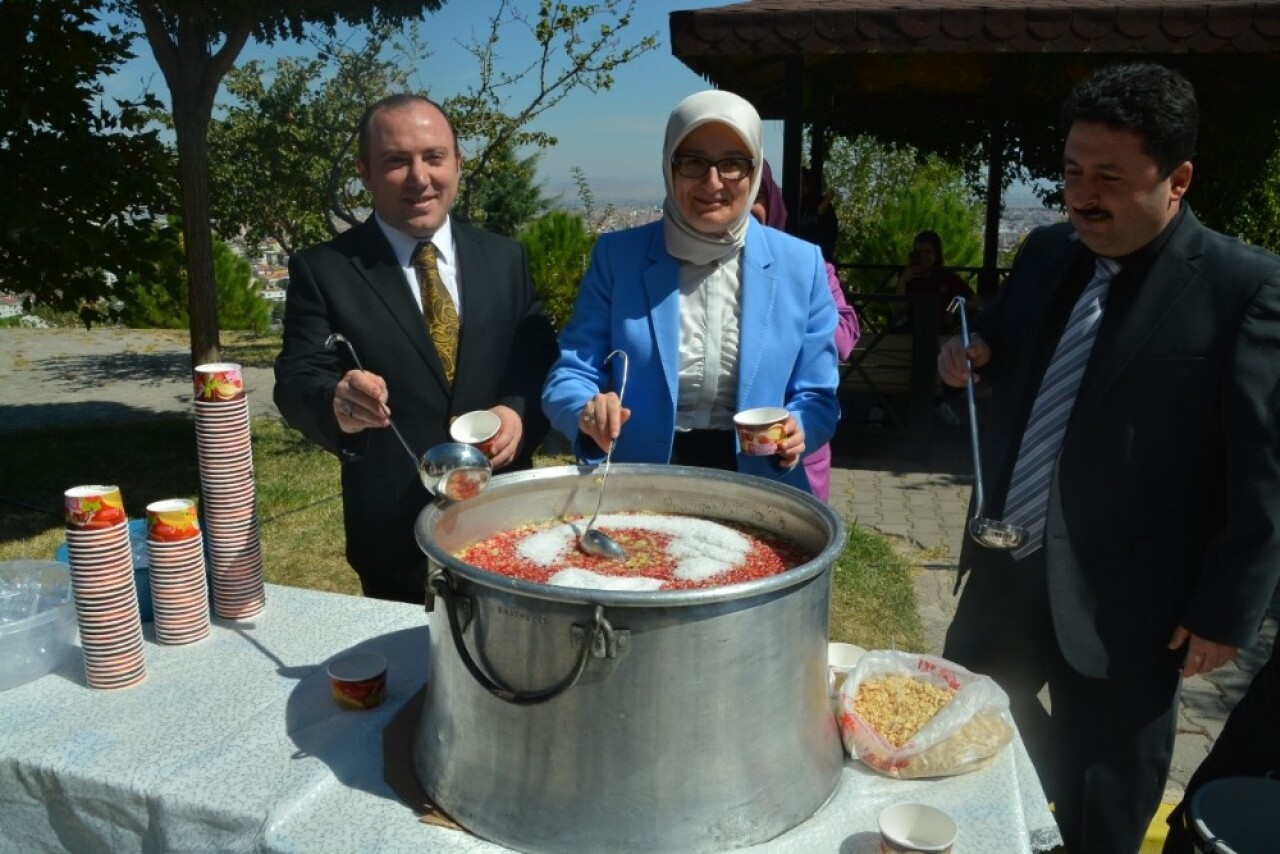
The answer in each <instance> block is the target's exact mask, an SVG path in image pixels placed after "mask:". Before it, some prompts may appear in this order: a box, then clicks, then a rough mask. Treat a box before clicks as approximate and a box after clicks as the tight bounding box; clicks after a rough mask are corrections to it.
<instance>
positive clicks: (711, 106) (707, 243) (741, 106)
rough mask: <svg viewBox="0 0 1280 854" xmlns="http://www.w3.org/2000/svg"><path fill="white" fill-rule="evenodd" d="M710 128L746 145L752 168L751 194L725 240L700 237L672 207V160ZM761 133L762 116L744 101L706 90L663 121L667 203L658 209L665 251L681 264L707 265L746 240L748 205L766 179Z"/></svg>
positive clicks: (728, 93) (727, 93) (679, 106)
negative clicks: (717, 126) (724, 128)
mask: <svg viewBox="0 0 1280 854" xmlns="http://www.w3.org/2000/svg"><path fill="white" fill-rule="evenodd" d="M708 122H720V123H721V124H724V125H728V126H729V127H730V128H732V129H733V131H734V132H735V133H737V134H738V136H740V137H742V141H743V142H744V143H746V145H747V149H748V151H749V152H750V154H751V158H752V159H753V160H755V163H756V168H755V169H754V170H753V171H752V172H751V189H750V191H749V193H748V195H747V204H745V205H743V206H742V212H741V213H740V214H739V215H738V218H737V219H736V220H734V221H733V222H732V223H731V224H730V225H729V228H728V229H727V230H726V231H725V232H724V233H723V234H704V233H703V232H700V231H698V230H697V229H695V228H694V227H693V226H692V225H690V224H689V221H688V220H686V219H685V218H684V217H683V216H682V215H681V214H680V211H679V209H678V208H677V207H676V204H675V201H674V199H675V192H674V187H673V182H674V174H673V172H672V169H671V156H672V155H673V154H675V153H676V149H677V148H679V147H680V143H682V142H684V138H685V137H687V136H688V135H689V134H690V133H692V132H693V131H694V130H696V129H697V128H699V127H701V126H702V125H705V124H707V123H708ZM763 163H764V130H763V128H762V127H761V124H760V114H759V113H757V112H756V108H755V107H753V106H751V104H750V102H748V101H747V100H746V99H745V98H741V97H739V96H738V95H735V94H733V93H732V92H724V91H721V90H718V89H709V90H707V91H705V92H695V93H694V94H692V95H690V96H689V97H688V98H685V99H684V100H683V101H681V102H680V103H679V104H676V108H675V109H674V110H672V111H671V117H670V118H668V119H667V138H666V142H664V143H663V146H662V179H663V181H664V183H665V184H666V187H667V198H666V200H665V201H663V203H662V223H663V237H664V238H665V239H666V244H667V251H668V252H670V253H671V254H672V255H673V256H674V257H676V258H679V259H680V260H682V261H690V262H692V263H694V264H710V263H711V262H713V261H718V260H719V259H721V258H724V257H725V256H726V255H729V254H730V253H732V252H737V251H738V250H739V249H741V248H742V244H743V243H744V242H745V241H746V239H747V220H749V219H751V201H752V200H754V199H755V197H756V193H758V192H759V191H760V179H761V175H763V174H764V169H763V166H762V164H763Z"/></svg>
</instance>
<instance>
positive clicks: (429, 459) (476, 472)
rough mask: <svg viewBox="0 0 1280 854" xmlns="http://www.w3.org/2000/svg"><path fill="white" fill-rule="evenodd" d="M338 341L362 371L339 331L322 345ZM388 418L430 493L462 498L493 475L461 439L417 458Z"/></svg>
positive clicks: (480, 455) (481, 457) (477, 490)
mask: <svg viewBox="0 0 1280 854" xmlns="http://www.w3.org/2000/svg"><path fill="white" fill-rule="evenodd" d="M339 344H342V345H344V346H345V347H346V348H347V352H348V353H350V354H351V361H353V362H355V365H356V367H357V368H358V369H360V370H362V371H363V370H364V365H363V364H361V362H360V357H359V356H357V355H356V348H355V347H354V346H352V344H351V342H350V341H348V340H347V338H346V336H345V335H343V334H342V333H341V332H334V333H333V334H332V335H330V336H329V337H328V338H326V339H325V342H324V347H325V349H326V350H334V349H337V346H338V345H339ZM388 422H389V423H390V424H391V432H393V433H395V434H396V438H397V439H399V440H400V445H401V447H403V448H404V450H405V453H407V454H408V455H409V459H411V460H413V468H414V471H416V472H417V473H418V479H419V480H420V481H422V485H423V486H424V487H426V489H427V491H428V492H430V493H431V494H432V495H441V496H444V497H445V498H447V499H449V500H450V501H465V500H466V499H468V498H474V497H475V496H477V495H479V494H480V493H481V492H483V491H484V488H485V487H486V486H488V485H489V478H490V477H492V476H493V466H492V465H491V464H490V463H489V459H488V457H486V456H485V455H484V454H483V453H482V452H481V451H480V450H479V449H477V448H474V447H472V446H471V445H467V444H463V443H462V442H445V443H444V444H441V445H435V446H434V447H432V448H429V449H428V450H427V452H426V453H425V454H423V455H422V457H421V458H419V457H418V455H417V454H415V453H414V451H413V448H411V447H409V443H408V441H406V440H405V438H404V434H403V433H401V432H400V428H398V427H396V423H395V422H394V421H391V420H390V419H388Z"/></svg>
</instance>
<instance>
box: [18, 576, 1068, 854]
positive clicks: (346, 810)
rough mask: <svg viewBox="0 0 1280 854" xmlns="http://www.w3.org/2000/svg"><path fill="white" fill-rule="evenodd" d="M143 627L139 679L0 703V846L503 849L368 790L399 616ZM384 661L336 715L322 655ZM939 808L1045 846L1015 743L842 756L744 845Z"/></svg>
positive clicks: (382, 790) (47, 687)
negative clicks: (374, 655) (962, 767)
mask: <svg viewBox="0 0 1280 854" xmlns="http://www.w3.org/2000/svg"><path fill="white" fill-rule="evenodd" d="M145 633H146V636H147V644H146V650H145V652H146V660H147V669H148V675H147V680H146V681H145V682H143V683H142V684H140V685H137V686H135V687H133V688H128V689H123V690H120V691H95V690H91V689H89V688H88V687H86V686H85V682H84V675H83V668H82V665H81V662H80V660H79V658H78V657H77V658H75V659H74V660H73V661H72V662H70V663H69V664H67V665H64V666H63V667H62V668H61V669H59V670H57V671H55V672H54V673H51V674H49V675H48V676H45V677H43V678H41V679H37V680H35V681H33V682H29V683H27V684H26V685H22V686H20V687H18V688H14V689H12V690H10V691H6V692H0V851H10V850H17V851H39V850H70V851H76V852H94V851H110V852H128V851H143V850H162V851H169V850H183V851H219V852H222V851H272V852H311V851H341V852H348V851H362V852H365V851H385V852H396V851H415V852H421V851H476V852H497V851H504V850H506V849H503V848H501V847H500V846H497V845H494V844H491V843H488V842H485V841H484V840H481V839H478V838H476V837H474V836H471V835H470V834H467V833H465V832H461V831H457V830H451V829H448V828H443V827H435V826H429V825H425V824H422V823H420V822H418V821H416V820H415V816H414V813H413V811H412V810H411V809H410V808H409V807H407V806H405V805H404V804H403V803H402V802H401V801H400V800H399V799H398V798H397V797H396V795H395V794H394V793H393V791H392V790H391V787H390V786H389V785H388V784H387V783H386V782H385V780H384V779H383V768H382V749H383V745H382V731H383V729H384V728H385V727H386V725H387V724H388V723H389V722H390V721H391V720H392V718H393V717H394V716H395V715H396V713H397V712H398V711H399V710H400V709H401V708H402V707H403V706H404V705H405V704H406V703H407V702H408V701H409V700H410V698H411V697H413V695H414V694H415V693H417V691H418V690H419V689H420V688H421V687H422V686H423V685H424V684H425V682H426V678H427V673H426V662H427V644H428V643H429V642H430V639H429V635H428V630H427V626H426V618H425V615H424V614H423V611H422V609H421V608H420V607H418V606H413V605H403V604H399V603H393V602H381V601H376V600H370V599H361V598H357V597H351V596H342V595H338V594H333V593H323V592H318V591H313V590H302V589H298V588H290V587H280V586H277V585H268V586H267V608H266V610H265V611H264V612H263V613H262V614H260V615H258V617H256V618H254V619H253V620H249V621H243V622H238V623H237V622H231V621H222V620H215V621H214V628H213V631H212V633H211V635H210V637H209V638H208V639H206V640H204V641H201V642H199V643H197V644H192V645H189V646H178V647H169V646H163V645H159V644H156V643H155V642H154V634H153V633H152V631H151V627H150V625H147V626H146V627H145ZM355 650H368V651H374V652H378V653H380V654H382V655H384V656H385V657H386V658H387V661H388V663H389V666H388V691H387V695H388V696H387V701H386V702H385V703H384V704H383V705H382V706H380V707H378V708H376V709H373V710H370V711H365V712H346V711H343V710H341V709H339V708H338V707H337V706H336V705H335V704H334V703H333V702H332V700H331V699H330V696H329V686H328V679H327V677H326V675H325V669H324V666H325V663H326V662H327V661H328V660H329V659H330V658H332V657H333V656H335V655H338V654H341V653H345V652H349V651H355ZM908 800H920V801H923V802H926V803H930V804H933V805H935V806H938V807H941V808H942V809H944V810H946V811H947V812H949V813H950V814H951V815H952V816H954V817H955V818H956V820H957V821H958V822H959V824H960V827H961V836H960V838H959V840H958V842H957V845H956V851H957V852H966V851H975V852H976V851H1019V850H1022V851H1030V850H1037V849H1047V848H1050V847H1052V846H1053V845H1055V844H1057V843H1058V842H1059V841H1060V837H1059V836H1058V835H1057V830H1056V827H1055V826H1054V824H1053V820H1052V817H1051V815H1050V813H1049V811H1048V807H1047V805H1046V803H1045V800H1044V795H1043V793H1042V791H1041V789H1040V786H1039V783H1038V781H1037V780H1036V777H1035V773H1034V771H1033V770H1032V768H1031V764H1030V761H1029V760H1028V759H1027V755H1026V751H1025V750H1024V748H1023V746H1022V742H1021V741H1020V740H1018V739H1015V742H1014V744H1013V745H1011V747H1010V749H1007V750H1005V751H1004V752H1003V753H1002V754H1001V756H1000V757H999V758H998V759H997V761H996V762H995V763H993V764H992V765H991V766H990V767H988V768H986V769H984V770H982V771H979V772H975V773H973V774H969V775H965V776H962V777H955V778H951V779H944V780H933V781H899V780H889V779H887V778H884V777H881V776H879V775H877V774H875V773H874V772H872V771H869V770H867V769H865V768H863V767H862V766H861V765H860V764H858V763H856V762H853V761H846V763H845V768H844V771H843V773H842V775H841V779H840V782H839V785H838V787H837V789H836V791H835V793H834V795H833V796H832V798H831V800H830V801H829V802H828V803H827V804H826V805H825V806H824V807H823V808H822V809H821V810H820V811H819V812H818V813H817V814H816V815H815V816H814V817H813V818H811V819H810V820H808V821H806V822H805V823H803V824H802V825H800V826H799V827H797V828H795V829H793V830H792V831H790V832H788V833H786V834H784V835H783V836H782V837H780V838H778V839H775V840H773V841H771V842H769V843H767V844H765V845H760V846H756V847H754V848H752V849H749V850H754V851H783V852H786V851H795V852H802V851H803V852H813V851H831V852H835V851H840V852H846V854H849V852H861V851H866V852H873V851H876V850H877V846H878V836H877V834H876V833H875V816H876V814H877V813H878V812H879V810H880V809H881V808H883V807H884V806H887V805H889V804H891V803H897V802H900V801H908Z"/></svg>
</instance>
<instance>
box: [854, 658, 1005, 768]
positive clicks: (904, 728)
mask: <svg viewBox="0 0 1280 854" xmlns="http://www.w3.org/2000/svg"><path fill="white" fill-rule="evenodd" d="M838 720H839V724H840V737H841V739H842V740H843V741H844V746H845V750H847V751H848V752H849V755H850V756H853V757H854V758H856V759H858V760H860V761H862V762H863V763H864V764H866V765H868V766H870V767H871V768H874V769H875V770H877V771H879V772H881V773H882V774H886V775H888V776H890V777H899V778H903V779H910V778H916V777H943V776H950V775H954V774H964V773H967V772H969V771H975V770H977V769H978V768H982V767H984V766H985V765H987V764H988V763H989V762H991V760H992V759H994V758H995V757H996V755H997V754H999V752H1000V751H1001V750H1002V749H1003V748H1004V746H1005V745H1007V744H1008V743H1009V742H1010V741H1012V740H1013V733H1014V728H1013V718H1012V716H1011V715H1010V714H1009V698H1008V696H1007V695H1006V694H1005V693H1004V691H1003V690H1001V688H1000V686H998V685H997V684H996V683H995V681H994V680H993V679H991V677H989V676H983V675H981V674H977V673H973V672H972V671H969V670H967V669H965V668H963V667H961V666H960V665H958V664H954V663H952V662H950V661H947V660H946V659H944V658H938V657H937V656H933V655H922V654H919V653H909V652H897V651H892V650H874V651H872V652H868V653H867V654H866V655H864V656H863V657H862V659H861V660H860V661H859V662H858V666H857V667H856V668H854V671H853V672H852V673H851V674H849V677H848V678H847V679H846V680H845V681H844V684H843V685H842V686H841V687H840V710H839V714H838Z"/></svg>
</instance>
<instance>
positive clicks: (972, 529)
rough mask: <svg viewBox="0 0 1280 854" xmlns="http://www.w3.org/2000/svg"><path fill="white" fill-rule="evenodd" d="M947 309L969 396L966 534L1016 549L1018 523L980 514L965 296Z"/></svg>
mask: <svg viewBox="0 0 1280 854" xmlns="http://www.w3.org/2000/svg"><path fill="white" fill-rule="evenodd" d="M947 311H948V312H950V313H951V314H958V315H959V316H960V340H961V342H962V343H963V344H964V351H965V354H966V355H965V360H964V361H965V368H966V369H967V374H968V376H967V382H966V383H965V392H966V394H967V396H968V399H969V443H970V445H971V446H972V448H973V493H974V504H975V505H976V507H975V508H974V511H973V518H972V519H970V520H969V536H970V537H973V539H974V541H975V542H977V543H978V544H979V545H982V546H986V547H987V548H989V549H1016V548H1017V547H1018V546H1020V545H1022V542H1023V540H1025V539H1026V538H1027V529H1026V528H1023V527H1022V526H1020V525H1010V524H1009V523H1008V522H1002V521H1000V520H999V519H989V518H987V517H986V516H984V515H983V509H984V507H985V506H986V491H985V490H984V489H983V488H982V452H981V450H980V447H979V444H978V405H977V401H976V398H975V397H974V392H973V365H971V364H970V363H969V357H968V355H967V354H968V352H969V316H968V312H967V311H966V310H965V298H964V297H956V298H955V299H953V300H952V301H951V304H950V305H948V306H947Z"/></svg>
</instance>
